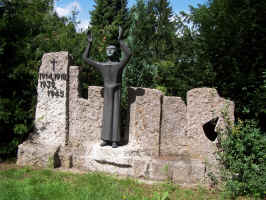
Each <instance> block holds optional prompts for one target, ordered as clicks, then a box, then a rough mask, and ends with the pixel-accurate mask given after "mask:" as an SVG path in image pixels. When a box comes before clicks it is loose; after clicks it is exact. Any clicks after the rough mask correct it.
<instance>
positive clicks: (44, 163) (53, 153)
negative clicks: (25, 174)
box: [17, 141, 59, 168]
mask: <svg viewBox="0 0 266 200" xmlns="http://www.w3.org/2000/svg"><path fill="white" fill-rule="evenodd" d="M58 151H59V146H47V145H43V144H34V143H31V142H29V141H28V142H25V143H23V144H20V145H19V148H18V159H17V164H18V165H21V166H23V165H30V166H37V167H50V168H54V167H55V166H56V165H58V164H59V163H58Z"/></svg>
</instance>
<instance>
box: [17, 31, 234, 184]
mask: <svg viewBox="0 0 266 200" xmlns="http://www.w3.org/2000/svg"><path fill="white" fill-rule="evenodd" d="M91 39H92V37H90V35H89V43H90V42H91ZM120 45H121V48H122V50H123V51H125V54H126V55H127V56H126V57H125V59H124V60H122V61H121V62H115V61H112V59H111V60H110V62H107V63H98V62H94V61H92V60H90V59H87V56H88V53H89V48H90V45H88V47H87V49H86V51H85V53H84V57H85V58H86V60H87V61H88V63H89V64H92V65H93V66H95V65H96V68H98V69H99V70H100V71H101V72H102V73H103V77H104V83H105V84H104V88H103V87H99V86H89V87H88V98H87V99H85V98H82V97H80V95H79V78H78V77H79V73H80V67H78V66H71V63H70V61H71V59H70V55H69V54H68V53H67V52H55V53H47V54H44V55H43V58H42V64H41V66H40V69H39V76H38V78H39V79H38V88H37V93H38V97H37V106H36V114H35V122H34V124H35V128H34V131H33V133H31V134H30V136H29V138H28V139H27V140H26V141H25V142H24V143H22V144H20V145H19V149H18V159H17V164H18V165H31V166H40V167H52V168H58V167H61V168H73V169H78V170H85V171H101V172H107V173H112V174H118V175H123V176H130V177H135V178H138V179H145V180H155V181H163V180H172V181H173V182H175V183H178V184H181V185H190V186H191V185H197V184H199V183H200V184H208V183H209V181H210V179H209V178H208V173H209V172H214V173H216V171H217V169H218V167H217V166H218V163H217V161H216V159H215V152H216V151H217V150H218V149H217V144H218V143H219V141H218V139H217V136H218V134H222V132H223V130H225V127H226V126H228V125H232V124H233V122H234V103H233V102H232V101H229V100H226V99H224V98H222V97H220V96H219V94H218V92H217V91H216V89H213V88H195V89H192V90H190V91H188V92H187V101H186V102H187V103H185V102H184V101H183V100H182V99H181V98H180V97H169V96H164V95H163V94H162V92H160V91H159V90H156V89H150V88H128V104H129V108H128V116H127V118H128V119H127V122H128V123H127V128H125V132H126V134H127V135H128V144H127V145H123V146H120V147H119V148H112V146H111V145H113V142H115V143H116V144H114V145H113V147H116V145H117V142H118V140H119V131H120V130H119V128H118V127H119V117H120V116H119V104H118V102H119V98H120V83H121V82H120V81H121V79H120V78H121V76H120V75H121V73H122V70H123V67H124V66H125V64H126V62H127V61H128V59H129V58H130V52H129V50H128V49H127V47H126V46H125V45H124V44H123V42H121V41H120ZM112 48H113V47H112ZM108 51H109V50H108ZM112 51H113V50H112ZM108 54H109V53H108ZM109 55H111V53H110V54H109ZM113 75H114V76H113ZM103 89H104V95H106V96H105V97H107V100H110V102H111V103H110V105H109V103H107V101H106V99H104V98H105V97H104V98H103V96H102V94H101V93H102V90H103ZM107 104H108V105H107ZM115 116H118V117H117V118H115ZM225 116H226V120H225ZM105 118H106V119H105ZM228 120H229V122H230V123H229V124H227V123H228ZM101 134H102V136H101ZM101 139H103V140H106V141H108V142H110V144H111V145H107V146H100V142H101Z"/></svg>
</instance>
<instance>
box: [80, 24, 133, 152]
mask: <svg viewBox="0 0 266 200" xmlns="http://www.w3.org/2000/svg"><path fill="white" fill-rule="evenodd" d="M122 34H123V33H122V29H121V27H119V36H118V41H119V43H120V48H121V49H122V51H123V52H124V54H125V57H124V58H123V60H122V61H120V62H118V61H117V60H115V51H116V47H115V46H113V45H111V46H108V47H107V48H106V54H107V56H108V59H109V60H108V62H106V63H100V62H96V61H93V60H91V59H89V58H88V54H89V50H90V47H91V42H92V33H91V32H90V31H88V46H87V48H86V50H85V52H84V54H83V59H84V60H85V61H86V62H87V63H88V64H89V65H92V66H93V67H95V68H96V69H97V70H99V71H100V72H101V74H102V76H103V79H104V107H103V128H102V133H101V139H102V140H103V142H102V143H101V146H106V145H108V144H109V143H111V144H112V147H113V148H116V147H117V145H118V142H120V95H121V82H122V72H123V69H124V67H125V66H126V64H127V63H128V61H129V59H130V56H131V52H130V50H129V49H128V47H127V46H126V45H125V44H124V43H123V41H122V40H121V37H122Z"/></svg>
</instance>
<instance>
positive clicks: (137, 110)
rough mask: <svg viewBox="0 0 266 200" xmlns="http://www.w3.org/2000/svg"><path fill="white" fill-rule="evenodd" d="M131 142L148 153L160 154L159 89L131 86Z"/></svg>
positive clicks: (129, 92) (129, 91) (160, 95)
mask: <svg viewBox="0 0 266 200" xmlns="http://www.w3.org/2000/svg"><path fill="white" fill-rule="evenodd" d="M128 95H129V104H130V109H129V112H130V121H129V143H133V144H134V145H136V148H138V149H142V150H143V151H144V152H146V153H147V155H152V156H158V155H159V137H160V119H161V98H162V93H161V92H160V91H159V90H155V89H148V88H129V90H128Z"/></svg>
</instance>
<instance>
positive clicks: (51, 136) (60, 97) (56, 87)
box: [17, 52, 70, 167]
mask: <svg viewBox="0 0 266 200" xmlns="http://www.w3.org/2000/svg"><path fill="white" fill-rule="evenodd" d="M69 60H70V59H69V54H68V52H55V53H47V54H44V56H43V58H42V65H41V67H40V69H39V75H38V89H37V90H38V97H37V106H36V114H35V123H34V125H35V129H34V132H33V133H32V134H31V136H30V138H29V139H28V140H27V141H25V142H24V143H23V144H21V145H19V149H18V160H17V164H18V165H34V166H42V167H47V166H49V167H55V166H59V165H60V163H58V162H59V160H58V152H59V149H60V147H62V146H65V144H66V143H67V140H68V130H69V115H68V113H69V112H68V102H69V95H68V86H69V78H68V76H69V74H68V73H69V64H70V63H69V62H70V61H69Z"/></svg>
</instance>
